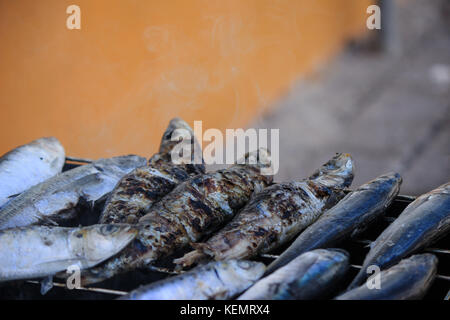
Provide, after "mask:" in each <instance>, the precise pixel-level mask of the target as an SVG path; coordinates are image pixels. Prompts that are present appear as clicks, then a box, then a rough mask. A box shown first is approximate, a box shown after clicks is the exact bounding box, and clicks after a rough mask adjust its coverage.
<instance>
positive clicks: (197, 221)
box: [82, 149, 272, 284]
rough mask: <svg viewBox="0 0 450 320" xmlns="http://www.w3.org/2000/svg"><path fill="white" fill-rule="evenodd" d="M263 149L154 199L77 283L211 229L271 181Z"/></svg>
mask: <svg viewBox="0 0 450 320" xmlns="http://www.w3.org/2000/svg"><path fill="white" fill-rule="evenodd" d="M269 157H270V155H269V153H268V151H266V150H265V149H259V150H258V151H255V152H251V153H249V154H247V155H246V157H245V162H241V161H239V162H238V163H242V164H235V165H232V166H231V167H229V168H227V169H223V170H218V171H216V172H211V173H206V174H203V175H197V176H195V177H193V178H190V179H188V180H186V181H184V182H182V183H181V184H179V185H178V186H177V187H175V189H174V190H173V191H172V192H171V193H169V194H168V195H166V196H165V197H163V198H162V199H161V200H160V201H159V202H157V203H155V204H154V205H153V206H152V207H151V208H150V211H149V212H148V213H147V214H146V215H145V216H144V217H142V218H141V219H140V221H139V224H138V225H137V226H138V228H139V233H138V236H137V237H136V239H135V240H134V241H133V242H132V243H131V244H130V245H129V246H127V248H125V249H124V250H123V251H122V252H121V253H120V254H119V255H117V256H116V257H113V258H111V259H109V260H108V261H105V262H104V263H102V264H101V265H99V266H97V267H96V268H92V269H90V270H86V272H84V273H83V275H82V283H84V284H90V283H95V282H99V281H102V280H105V279H107V278H110V277H112V276H114V275H116V274H119V273H122V272H126V271H129V270H133V269H134V268H137V267H144V266H146V265H149V264H152V263H154V262H156V261H157V260H158V259H160V258H163V257H166V256H168V255H170V254H172V253H174V251H175V250H177V249H180V248H183V247H185V246H186V245H188V244H189V243H191V242H195V241H198V240H199V239H200V238H201V237H203V236H205V235H207V234H210V233H211V232H213V231H215V230H217V229H218V228H219V227H220V226H221V225H222V224H223V223H225V222H226V221H228V220H230V219H231V218H232V217H233V216H234V215H235V214H236V213H237V212H238V210H240V209H241V208H242V207H243V206H244V205H245V204H246V203H247V202H248V200H249V199H250V196H251V195H252V193H254V192H259V191H261V190H262V189H263V188H264V187H266V186H267V185H269V184H270V183H271V182H272V176H270V175H265V174H263V173H262V171H263V170H262V169H265V168H266V167H269V163H270V160H269V159H270V158H269Z"/></svg>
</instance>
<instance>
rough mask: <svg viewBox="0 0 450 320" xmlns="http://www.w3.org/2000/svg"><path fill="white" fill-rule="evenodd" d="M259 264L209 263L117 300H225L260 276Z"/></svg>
mask: <svg viewBox="0 0 450 320" xmlns="http://www.w3.org/2000/svg"><path fill="white" fill-rule="evenodd" d="M264 270H265V266H264V264H263V263H261V262H254V261H244V260H230V261H219V262H212V263H209V264H206V265H203V266H199V267H197V268H195V269H192V270H191V271H189V272H186V273H183V274H181V275H178V276H174V277H170V278H168V279H165V280H161V281H157V282H154V283H151V284H149V285H146V286H142V287H140V288H138V289H136V290H134V291H132V292H130V293H129V294H127V295H125V296H123V297H121V298H119V299H120V300H210V299H216V300H226V299H231V298H233V297H234V296H236V295H238V294H240V293H241V292H242V291H244V290H245V289H247V288H248V287H250V286H251V285H252V284H253V283H255V282H256V281H257V280H258V279H259V278H260V277H261V276H262V274H263V273H264Z"/></svg>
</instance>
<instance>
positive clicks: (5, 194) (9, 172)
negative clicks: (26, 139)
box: [0, 137, 65, 207]
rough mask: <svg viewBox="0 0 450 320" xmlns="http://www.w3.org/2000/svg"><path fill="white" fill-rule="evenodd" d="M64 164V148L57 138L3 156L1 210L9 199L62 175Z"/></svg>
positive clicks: (19, 148)
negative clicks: (57, 175) (59, 174)
mask: <svg viewBox="0 0 450 320" xmlns="http://www.w3.org/2000/svg"><path fill="white" fill-rule="evenodd" d="M64 160H65V151H64V147H63V146H62V145H61V143H60V142H59V141H58V139H56V138H54V137H47V138H41V139H37V140H34V141H32V142H30V143H28V144H25V145H22V146H19V147H17V148H15V149H13V150H11V151H9V152H8V153H6V154H4V155H3V156H1V157H0V207H2V206H3V205H4V204H5V203H6V202H8V200H10V198H9V197H11V196H13V195H17V194H19V193H22V192H23V191H25V190H27V189H28V188H31V187H32V186H34V185H36V184H38V183H41V182H43V181H45V180H47V179H49V178H51V177H53V176H55V175H56V174H58V173H60V172H61V170H62V167H63V165H64Z"/></svg>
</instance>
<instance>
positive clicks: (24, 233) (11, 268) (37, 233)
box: [0, 225, 137, 281]
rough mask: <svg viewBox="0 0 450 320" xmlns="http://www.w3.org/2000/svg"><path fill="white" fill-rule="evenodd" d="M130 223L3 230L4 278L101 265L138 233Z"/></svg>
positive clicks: (0, 261)
mask: <svg viewBox="0 0 450 320" xmlns="http://www.w3.org/2000/svg"><path fill="white" fill-rule="evenodd" d="M136 234H137V230H136V229H135V228H134V227H132V226H129V225H93V226H89V227H83V228H64V227H47V226H30V227H21V228H14V229H6V230H1V231H0V243H1V245H0V281H9V280H17V279H30V278H37V277H45V276H49V275H53V274H55V273H57V272H60V271H65V270H67V268H68V267H69V266H73V265H77V266H78V267H80V268H81V269H83V268H89V267H92V266H95V265H97V264H98V263H100V262H102V261H104V260H105V259H107V258H109V257H111V256H112V255H114V254H116V253H117V252H119V251H120V250H121V249H122V248H124V247H125V246H126V245H127V244H128V243H129V242H130V241H131V240H133V238H134V237H135V236H136Z"/></svg>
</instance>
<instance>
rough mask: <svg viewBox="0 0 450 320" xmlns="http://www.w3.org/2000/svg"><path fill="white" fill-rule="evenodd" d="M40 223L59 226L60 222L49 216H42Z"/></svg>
mask: <svg viewBox="0 0 450 320" xmlns="http://www.w3.org/2000/svg"><path fill="white" fill-rule="evenodd" d="M40 224H42V225H52V226H56V227H57V226H59V224H58V223H57V222H56V221H54V220H52V219H51V218H49V217H42V218H41V220H40Z"/></svg>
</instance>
